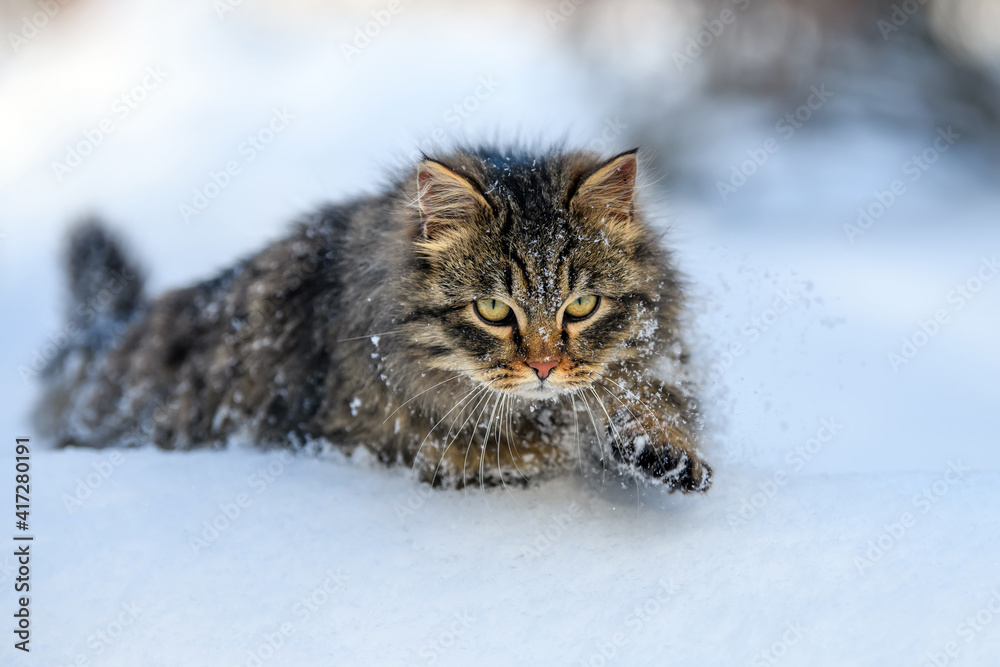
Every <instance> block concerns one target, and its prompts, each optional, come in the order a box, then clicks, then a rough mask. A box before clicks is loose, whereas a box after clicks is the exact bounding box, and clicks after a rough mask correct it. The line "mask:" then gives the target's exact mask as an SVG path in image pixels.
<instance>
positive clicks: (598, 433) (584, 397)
mask: <svg viewBox="0 0 1000 667" xmlns="http://www.w3.org/2000/svg"><path fill="white" fill-rule="evenodd" d="M580 400H582V401H583V406H584V407H585V408H587V414H588V415H590V423H591V425H593V427H594V433H595V434H596V436H597V442H598V444H600V441H601V429H599V428H597V420H596V419H594V411H593V410H592V409H591V408H590V401H588V400H587V395H586V394H580ZM607 455H608V454H607V453H605V451H604V447H603V446H602V447H601V469H602V473H601V486H604V480H605V476H606V475H607V472H608V465H607V463H606V462H605V460H604V458H605V456H607Z"/></svg>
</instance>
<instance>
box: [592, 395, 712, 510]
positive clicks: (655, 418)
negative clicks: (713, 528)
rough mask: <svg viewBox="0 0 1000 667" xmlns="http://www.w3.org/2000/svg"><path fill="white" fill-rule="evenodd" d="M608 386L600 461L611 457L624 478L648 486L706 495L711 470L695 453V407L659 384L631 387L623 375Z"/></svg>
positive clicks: (697, 453) (710, 479) (687, 400)
mask: <svg viewBox="0 0 1000 667" xmlns="http://www.w3.org/2000/svg"><path fill="white" fill-rule="evenodd" d="M608 380H609V382H610V384H608V383H604V393H605V394H606V396H605V399H606V400H605V404H606V406H607V412H606V414H607V416H608V417H609V418H608V420H607V423H606V425H605V431H606V433H605V442H604V448H603V451H602V455H603V454H604V453H606V452H610V454H611V458H612V459H613V460H614V461H615V462H616V463H617V466H618V469H619V470H620V471H621V472H623V473H625V474H628V475H631V476H633V477H637V478H639V479H642V480H644V481H646V482H648V483H650V484H654V485H663V486H666V487H668V488H669V489H670V490H671V491H675V490H679V491H683V492H684V493H690V492H694V491H702V492H704V491H707V490H708V488H709V487H710V486H711V483H712V469H711V468H710V467H709V465H708V464H707V463H706V462H705V461H704V460H703V459H702V458H701V455H700V453H699V452H698V449H697V440H696V438H695V436H694V433H695V432H696V429H697V419H698V416H697V410H696V408H695V407H694V405H693V404H692V402H691V401H690V400H689V399H687V398H686V397H685V396H684V394H683V393H682V392H681V391H680V390H678V389H677V388H674V387H670V386H667V385H665V384H663V383H661V382H659V381H656V380H648V379H644V380H641V381H640V382H638V383H632V382H630V381H629V379H628V377H627V376H624V375H622V376H618V377H617V378H613V379H612V378H608ZM598 393H600V392H598Z"/></svg>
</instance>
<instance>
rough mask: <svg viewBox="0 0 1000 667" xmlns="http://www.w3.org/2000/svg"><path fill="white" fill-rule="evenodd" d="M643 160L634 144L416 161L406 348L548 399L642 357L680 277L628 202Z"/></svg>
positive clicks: (495, 386) (669, 311)
mask: <svg viewBox="0 0 1000 667" xmlns="http://www.w3.org/2000/svg"><path fill="white" fill-rule="evenodd" d="M637 170H638V161H637V154H636V151H634V150H633V151H628V152H626V153H622V154H620V155H617V156H615V157H612V158H611V159H605V158H601V157H599V156H596V155H593V154H590V153H556V154H550V155H548V156H545V157H538V156H531V155H524V154H497V153H491V152H486V151H482V152H476V153H470V152H459V153H456V154H453V155H450V156H448V157H445V158H442V159H440V160H434V159H425V160H424V161H423V162H421V163H420V164H419V165H418V167H417V169H416V173H415V174H414V175H413V176H412V177H411V178H410V179H409V181H408V182H407V185H406V187H407V188H408V189H410V190H411V192H410V193H409V196H410V202H409V204H410V208H411V216H412V217H411V219H410V230H411V234H412V237H411V238H410V239H409V241H408V242H409V243H411V244H412V246H411V249H412V264H411V266H412V271H411V273H410V275H409V276H408V277H407V279H406V280H405V285H406V287H405V289H404V290H403V301H404V303H403V304H401V305H402V310H401V318H400V319H401V322H402V326H403V329H404V331H405V334H404V335H405V337H406V339H407V340H408V341H409V343H408V344H409V345H411V346H412V348H411V350H410V352H411V354H414V355H416V356H417V357H419V358H420V359H421V361H422V365H424V366H430V367H432V368H436V369H439V370H443V371H451V372H457V373H461V374H465V375H466V376H468V377H470V378H472V379H473V380H474V381H476V382H478V383H480V384H482V385H487V386H489V387H490V389H492V390H495V391H498V392H510V393H515V394H518V395H521V396H524V397H527V398H551V397H555V396H558V395H559V394H561V393H564V392H572V391H578V390H580V389H583V388H585V387H588V386H590V385H591V383H592V382H594V381H595V379H598V378H600V376H601V375H602V374H604V373H606V372H607V371H608V369H609V367H610V366H612V365H614V364H617V363H623V362H626V361H628V360H631V359H635V358H637V357H638V356H640V355H642V354H644V353H649V352H650V351H651V350H652V349H653V347H654V342H655V340H656V338H657V336H658V334H657V329H658V328H661V327H663V326H665V324H666V325H668V326H669V324H670V323H671V322H672V318H673V310H674V307H675V298H674V296H675V295H676V292H677V289H678V287H677V284H676V278H675V277H674V275H673V273H672V272H671V271H670V269H669V266H668V264H667V262H666V259H665V255H664V254H663V251H662V250H661V249H660V247H659V245H658V243H657V239H656V238H655V236H654V235H653V234H652V233H651V232H650V231H649V229H648V228H647V227H646V225H645V224H644V223H643V221H642V219H641V217H640V215H639V214H638V212H637V211H636V207H635V204H634V196H635V187H636V175H637ZM662 333H663V332H660V334H662Z"/></svg>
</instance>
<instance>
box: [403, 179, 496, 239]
mask: <svg viewBox="0 0 1000 667" xmlns="http://www.w3.org/2000/svg"><path fill="white" fill-rule="evenodd" d="M417 205H418V206H419V208H420V220H421V231H422V233H423V236H424V237H425V238H428V239H433V238H434V237H435V236H440V235H441V234H442V233H443V232H444V231H445V230H447V229H449V228H454V227H456V226H459V225H462V224H463V223H467V222H468V221H470V220H472V219H475V218H477V217H479V216H481V215H483V214H484V213H489V212H490V205H489V203H488V202H487V201H486V199H485V198H484V197H483V196H482V195H481V194H480V193H479V190H477V189H476V186H475V185H473V184H472V183H470V182H469V181H468V179H466V178H464V177H462V176H460V175H458V174H456V173H455V172H454V171H452V170H451V169H449V168H448V167H446V166H444V165H443V164H441V163H440V162H436V161H434V160H430V159H425V160H424V161H423V162H421V163H420V166H419V167H417Z"/></svg>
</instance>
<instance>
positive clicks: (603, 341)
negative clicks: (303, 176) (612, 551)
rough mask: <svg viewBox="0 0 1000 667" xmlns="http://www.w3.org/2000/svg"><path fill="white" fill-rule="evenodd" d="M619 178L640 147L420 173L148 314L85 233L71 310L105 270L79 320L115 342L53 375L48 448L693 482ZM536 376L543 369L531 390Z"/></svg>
mask: <svg viewBox="0 0 1000 667" xmlns="http://www.w3.org/2000/svg"><path fill="white" fill-rule="evenodd" d="M636 170H637V161H636V155H635V152H634V151H632V152H629V153H625V154H622V155H619V156H616V157H614V158H612V159H611V160H606V159H602V158H600V157H599V156H596V155H593V154H590V153H584V152H559V151H553V152H550V153H548V154H536V153H529V152H519V151H507V152H505V151H500V150H495V149H480V150H474V151H471V150H470V151H457V152H455V153H453V154H451V155H447V156H444V157H441V158H440V159H436V160H432V159H430V158H428V159H425V160H423V161H422V162H421V163H420V164H419V165H417V166H416V167H415V168H414V169H413V170H412V172H411V173H409V174H406V175H405V176H404V177H402V178H400V179H399V180H398V181H397V182H396V183H395V184H394V185H393V186H392V187H391V188H389V189H388V191H387V192H385V193H384V194H381V195H377V196H373V197H368V198H364V199H358V200H355V201H353V202H350V203H346V204H341V205H336V206H329V207H327V208H324V209H322V210H320V211H318V212H317V213H315V214H314V215H312V216H310V217H308V218H307V219H305V220H303V221H302V222H300V223H298V224H297V225H296V226H295V227H294V229H293V230H292V232H291V233H290V234H289V235H288V236H286V237H285V238H283V239H281V240H280V241H277V242H275V243H273V244H271V245H270V246H268V247H266V248H264V249H263V250H262V251H260V252H259V253H257V254H256V255H254V256H252V257H250V258H248V259H246V260H244V261H242V262H240V263H239V264H237V265H236V266H234V267H232V268H230V269H228V270H226V271H225V272H223V273H222V274H221V275H220V276H218V277H216V278H214V279H212V280H209V281H206V282H203V283H200V284H197V285H194V286H192V287H187V288H184V289H179V290H176V291H173V292H169V293H167V294H165V295H163V296H161V297H159V298H157V299H154V300H152V301H148V302H147V301H145V300H144V298H143V297H142V295H141V289H139V288H140V286H141V279H140V278H139V272H138V270H137V269H136V268H135V267H133V266H131V265H130V264H129V263H128V262H127V260H126V259H125V258H124V255H123V253H122V252H121V250H120V246H119V244H118V243H117V241H116V240H115V239H114V238H113V237H112V236H111V235H110V234H109V233H108V232H106V231H105V230H104V229H103V228H102V227H100V226H99V225H97V224H95V223H89V224H86V225H83V226H81V227H80V228H78V229H77V230H76V231H75V232H74V235H73V237H72V238H71V243H70V248H71V249H70V256H71V260H72V261H71V262H70V264H71V272H70V273H71V282H72V288H73V300H74V303H75V304H79V303H84V302H86V301H87V300H88V298H89V297H90V295H91V294H92V292H93V290H94V289H95V287H94V285H101V284H103V283H104V282H106V280H107V276H108V275H109V274H110V272H112V271H115V272H117V273H118V275H119V276H125V281H124V282H125V284H126V289H123V290H121V292H120V293H119V294H117V295H116V296H115V298H114V299H113V300H112V303H111V304H110V305H108V307H107V308H105V310H104V311H103V312H104V313H105V317H104V319H105V320H108V321H110V324H109V325H108V326H106V327H103V329H102V327H98V326H97V325H94V326H92V327H91V330H93V331H98V330H104V331H108V332H111V333H108V334H106V335H96V334H93V335H86V336H80V337H78V339H77V342H76V344H75V345H74V347H73V348H72V349H69V350H67V352H66V354H64V355H63V357H62V358H60V359H59V360H58V362H57V363H56V364H54V365H53V366H54V367H53V368H52V369H50V372H49V373H48V377H47V392H46V395H45V397H44V400H43V402H42V404H41V405H40V410H39V415H40V421H41V424H42V425H43V426H44V427H45V430H46V431H47V432H48V433H49V434H50V435H51V436H52V437H54V438H55V439H56V440H57V441H58V443H59V444H61V445H76V446H93V447H102V446H108V445H114V444H128V443H132V442H135V441H137V440H138V441H149V440H151V441H153V442H154V443H155V444H156V445H157V446H158V447H162V448H165V449H188V448H193V447H203V446H222V445H224V444H225V443H226V442H227V441H229V440H230V439H231V438H233V437H246V438H249V439H251V440H253V441H254V442H257V443H260V444H264V445H268V444H278V445H288V446H302V445H305V444H309V443H324V442H325V443H331V444H334V445H336V446H339V447H344V448H347V449H352V448H354V447H357V446H362V447H365V448H367V449H369V450H370V451H372V452H373V453H375V454H376V455H377V457H378V458H379V459H380V460H382V461H384V462H386V463H397V462H398V463H403V464H405V465H408V466H412V467H413V468H414V469H415V470H417V471H418V473H419V475H420V477H421V478H422V479H423V480H425V481H427V482H431V483H433V484H435V485H444V486H451V487H461V486H465V485H467V484H470V483H476V484H479V483H485V484H501V483H511V482H518V481H524V480H526V479H530V478H534V477H540V476H544V475H546V474H549V473H552V472H554V471H557V470H561V469H565V468H568V467H571V466H573V465H575V464H576V463H577V460H578V458H579V457H581V456H588V457H593V458H595V459H596V460H598V461H601V462H603V463H604V465H605V466H606V467H610V468H613V469H616V470H618V471H619V472H621V473H623V474H626V475H630V476H633V477H635V478H638V479H641V480H644V481H647V482H649V483H653V484H664V485H666V486H667V487H668V488H670V489H680V490H683V491H693V490H698V491H701V490H705V489H707V488H708V486H709V483H710V479H711V471H710V469H709V468H708V466H707V465H706V464H705V463H704V462H703V461H702V460H701V458H700V456H699V454H698V451H697V441H696V433H697V430H698V423H699V417H698V414H697V411H696V407H695V403H694V400H693V397H692V396H691V393H690V391H689V390H688V389H687V385H686V383H685V382H684V381H683V372H684V361H685V360H684V358H683V357H684V352H683V348H682V346H681V342H680V331H679V316H680V314H681V309H682V307H683V306H682V289H681V285H680V281H679V278H678V276H677V274H676V272H675V270H674V269H673V267H672V265H671V262H670V257H669V254H668V253H667V252H666V251H665V250H664V249H663V248H662V247H661V245H660V243H659V240H658V238H657V237H656V236H655V235H654V234H653V233H652V232H651V231H650V229H649V228H648V227H647V225H646V224H645V223H644V222H643V220H642V216H641V213H640V211H639V210H637V209H636V208H635V205H634V202H633V195H634V189H635V177H636ZM130 276H131V280H129V277H130ZM579 294H588V295H589V294H592V295H595V296H598V297H599V302H598V303H599V305H598V307H597V309H596V310H595V311H594V314H593V315H591V316H589V317H588V319H587V320H586V321H576V320H573V319H572V318H571V317H570V316H569V315H568V314H566V312H565V311H564V310H561V309H563V308H565V307H566V306H565V303H566V302H567V301H566V300H567V299H569V298H570V296H573V295H579ZM482 298H497V299H501V300H503V301H504V302H505V303H510V304H511V306H512V308H513V310H512V314H511V315H510V321H509V322H508V323H507V324H505V325H497V324H491V323H489V322H487V321H485V320H484V319H482V318H481V317H479V316H478V315H477V312H479V311H477V310H476V308H475V306H474V305H473V304H474V302H475V301H476V300H477V299H482ZM532 360H535V361H537V360H545V361H546V362H548V361H549V360H551V361H552V362H553V363H555V362H557V363H558V365H556V366H555V368H554V369H553V370H552V371H551V372H550V375H549V376H548V377H547V378H546V377H544V376H542V375H541V374H540V373H537V374H536V371H534V370H532V368H530V367H529V366H528V365H527V364H528V363H529V362H531V361H532ZM664 369H666V373H667V377H658V375H657V373H658V372H664Z"/></svg>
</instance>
